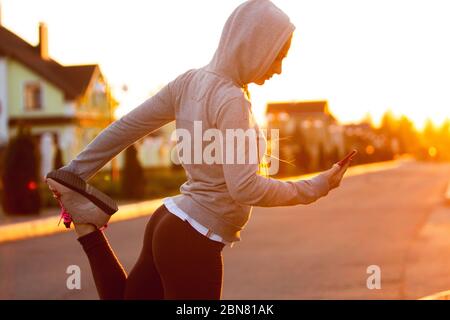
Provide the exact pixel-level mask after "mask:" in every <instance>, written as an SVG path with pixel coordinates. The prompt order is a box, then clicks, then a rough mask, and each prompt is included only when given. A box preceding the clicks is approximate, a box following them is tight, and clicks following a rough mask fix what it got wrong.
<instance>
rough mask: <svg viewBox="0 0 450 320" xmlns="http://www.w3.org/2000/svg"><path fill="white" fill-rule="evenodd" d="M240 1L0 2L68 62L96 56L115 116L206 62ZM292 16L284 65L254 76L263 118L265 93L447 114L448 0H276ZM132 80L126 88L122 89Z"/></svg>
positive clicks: (10, 23)
mask: <svg viewBox="0 0 450 320" xmlns="http://www.w3.org/2000/svg"><path fill="white" fill-rule="evenodd" d="M242 2H243V1H242V0H239V1H236V0H214V1H211V0H191V1H186V0H160V1H156V0H147V1H144V0H126V1H124V0H59V1H54V0H0V3H1V6H2V24H3V25H4V26H5V27H7V28H8V29H10V30H11V31H13V32H14V33H16V34H17V35H19V36H20V37H22V38H23V39H25V40H26V41H28V42H29V43H31V44H33V45H35V44H37V43H38V23H39V22H40V21H44V22H46V23H47V26H48V29H49V42H50V43H49V52H50V55H51V57H52V58H53V59H55V60H56V61H58V62H60V63H62V64H65V65H70V64H89V63H98V64H99V65H100V68H101V70H102V72H103V73H104V75H105V76H106V77H107V79H108V82H109V83H110V84H111V86H112V88H113V90H114V92H115V95H116V96H117V98H118V99H119V101H120V102H121V105H120V108H119V110H118V113H117V116H121V115H123V114H125V113H126V112H128V111H130V110H131V109H133V108H134V107H136V106H138V105H139V104H140V103H141V102H143V101H144V100H145V99H147V98H148V97H149V96H150V95H151V94H154V93H155V92H157V90H158V89H159V88H161V87H162V86H163V85H164V84H166V83H167V82H169V81H171V80H172V79H174V78H176V77H177V76H178V75H179V74H181V73H183V72H185V71H186V70H188V69H191V68H198V67H202V66H204V65H206V64H207V63H208V62H209V61H210V60H211V58H212V56H213V54H214V51H215V49H216V47H217V45H218V42H219V39H220V34H221V31H222V27H223V25H224V23H225V21H226V19H227V18H228V16H229V15H230V14H231V12H232V11H233V10H234V8H236V7H237V6H238V5H239V4H240V3H242ZM273 2H274V3H275V4H276V5H277V6H278V7H280V8H281V9H282V10H283V11H284V12H286V13H287V14H288V16H289V17H290V19H291V21H292V22H293V23H294V25H295V26H296V30H295V32H294V37H293V39H292V44H291V49H290V51H289V53H288V56H287V58H285V60H284V62H283V72H282V74H281V75H275V76H274V77H273V78H272V79H271V80H270V81H266V83H265V84H264V85H263V86H257V85H251V86H250V91H251V93H252V104H253V108H254V109H255V111H256V114H257V115H258V118H259V119H262V115H263V112H264V107H265V103H266V102H267V101H289V100H328V103H329V107H330V110H331V112H332V113H333V114H334V115H335V116H336V117H337V118H338V119H339V120H340V121H341V122H342V123H348V122H355V121H359V120H361V119H362V118H363V117H365V115H366V114H367V113H370V114H371V115H372V117H373V119H374V121H375V123H377V122H378V121H379V118H380V116H381V115H382V114H383V113H384V111H385V110H387V109H391V110H392V111H393V112H394V114H395V115H400V114H406V115H407V116H408V117H409V118H411V119H412V120H413V121H414V122H415V123H416V125H417V126H418V127H419V128H420V127H421V126H422V125H423V123H424V121H425V120H426V119H427V118H431V119H432V120H433V121H434V122H435V123H437V124H439V123H441V122H442V121H443V120H444V119H445V118H446V117H450V99H449V98H450V97H449V96H450V19H448V13H449V12H450V2H449V1H447V0H421V1H418V0H407V1H404V0H377V1H373V0H371V1H369V0H339V1H335V0H314V1H313V0H309V1H303V0H295V1H294V0H273ZM124 84H126V85H127V87H128V88H129V89H128V91H126V92H125V91H123V90H122V89H121V88H122V87H123V85H124Z"/></svg>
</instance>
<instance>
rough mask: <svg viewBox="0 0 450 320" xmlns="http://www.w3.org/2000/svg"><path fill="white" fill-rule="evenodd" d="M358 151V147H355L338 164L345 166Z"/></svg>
mask: <svg viewBox="0 0 450 320" xmlns="http://www.w3.org/2000/svg"><path fill="white" fill-rule="evenodd" d="M357 153H358V151H357V150H356V149H353V150H352V151H351V152H350V153H349V154H347V155H346V156H345V158H344V159H342V160H341V161H339V162H338V165H340V166H341V167H342V166H344V165H345V164H346V163H347V162H348V161H350V159H351V158H352V157H353V156H354V155H355V154H357Z"/></svg>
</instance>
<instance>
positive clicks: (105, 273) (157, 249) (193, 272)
mask: <svg viewBox="0 0 450 320" xmlns="http://www.w3.org/2000/svg"><path fill="white" fill-rule="evenodd" d="M78 241H79V242H80V243H81V245H82V247H83V249H84V251H85V252H86V254H87V257H88V259H89V264H90V266H91V269H92V274H93V277H94V281H95V285H96V287H97V291H98V294H99V297H100V299H215V300H219V299H220V297H221V292H222V280H223V258H222V249H223V248H224V246H225V245H224V244H223V243H221V242H217V241H214V240H211V239H209V238H207V237H206V236H204V235H202V234H200V233H199V232H198V231H197V230H195V229H194V228H193V227H191V225H190V224H189V223H188V222H186V221H183V220H181V219H180V218H178V217H177V216H175V215H174V214H172V213H171V212H169V211H168V210H167V208H166V207H165V206H164V205H161V206H160V207H159V208H158V209H157V210H156V211H155V212H154V213H153V215H152V216H151V218H150V220H149V222H148V224H147V227H146V230H145V236H144V244H143V247H142V251H141V254H140V256H139V259H138V261H137V263H136V265H135V266H134V268H133V269H132V270H131V272H130V274H129V275H128V277H127V274H126V272H125V270H124V269H123V267H122V265H121V264H120V262H119V260H118V259H117V257H116V256H115V254H114V252H113V250H112V249H111V247H110V245H109V243H108V240H107V239H106V237H105V235H104V233H103V232H102V231H100V230H96V231H94V232H91V233H89V234H87V235H84V236H82V237H79V238H78Z"/></svg>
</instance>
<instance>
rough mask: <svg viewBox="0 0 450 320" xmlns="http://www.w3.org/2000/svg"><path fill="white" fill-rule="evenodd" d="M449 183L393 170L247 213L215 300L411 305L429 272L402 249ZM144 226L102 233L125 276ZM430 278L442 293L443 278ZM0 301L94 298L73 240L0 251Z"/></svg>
mask: <svg viewBox="0 0 450 320" xmlns="http://www.w3.org/2000/svg"><path fill="white" fill-rule="evenodd" d="M449 179H450V164H425V163H416V162H401V163H400V164H399V165H398V166H397V167H395V168H387V169H386V170H380V171H376V172H368V173H363V174H358V175H354V176H348V177H346V178H345V180H344V181H343V183H342V185H341V187H340V188H339V189H336V190H333V191H332V192H331V193H330V194H329V195H328V196H327V197H326V198H323V199H320V200H319V201H317V202H316V203H314V204H311V205H308V206H302V205H299V206H294V207H276V208H257V207H255V208H253V212H252V217H251V220H250V222H249V223H248V225H247V226H246V228H245V230H244V231H243V232H242V241H241V242H239V243H237V244H235V246H234V247H233V248H226V249H225V250H224V264H225V274H224V285H223V299H405V298H419V296H417V295H418V294H423V293H424V292H429V291H431V290H434V287H432V286H431V285H430V286H428V287H427V281H423V279H422V280H421V281H420V286H421V287H420V288H421V290H414V291H410V292H409V291H408V290H409V289H410V288H413V287H414V286H413V285H410V284H409V283H410V282H414V281H416V280H417V278H420V277H421V274H426V276H427V278H428V279H433V276H434V274H433V268H432V263H421V264H420V265H418V264H415V261H417V260H420V255H421V254H422V253H421V252H420V251H418V252H415V253H413V254H412V253H411V250H413V248H414V247H415V246H414V243H417V238H418V236H419V235H420V233H421V230H423V229H424V227H425V226H426V225H427V221H428V220H429V218H430V216H431V215H432V213H433V212H435V211H436V210H437V209H438V208H442V206H443V195H444V191H445V188H446V185H447V183H448V181H449ZM148 219H149V217H145V218H139V219H135V220H130V221H126V222H119V223H115V224H112V225H110V227H109V228H108V230H107V231H106V232H107V235H108V237H109V239H110V243H111V245H112V247H113V248H114V249H115V251H116V254H117V256H118V257H119V258H120V260H121V261H122V263H123V265H124V266H125V268H126V269H127V270H130V269H131V267H132V266H133V264H134V262H135V260H136V258H137V256H138V254H139V251H140V249H141V243H142V237H143V232H144V228H145V224H146V222H147V220H148ZM55 223H56V222H55ZM427 230H428V229H427ZM422 240H423V239H422ZM422 249H423V248H422ZM422 251H423V250H422ZM445 254H447V255H448V257H450V246H446V247H445V248H440V251H439V255H445ZM417 255H419V256H417ZM410 257H414V259H412V260H411V259H410ZM447 260H448V261H447ZM447 260H446V261H447V263H449V264H450V259H447ZM410 264H413V265H414V268H413V269H411V267H410ZM70 265H77V266H79V267H80V268H81V289H80V290H77V289H75V290H69V289H67V287H66V279H67V277H68V276H69V275H68V274H66V270H67V267H68V266H70ZM371 265H376V266H378V267H380V270H381V289H368V288H367V285H366V281H367V278H368V277H369V276H370V275H369V274H368V273H367V268H368V267H369V266H371ZM410 269H411V270H412V271H411V272H408V270H410ZM441 270H442V269H441ZM440 272H442V271H440ZM449 272H450V268H449ZM440 279H441V280H440V281H439V285H440V286H441V287H443V288H448V289H450V276H448V277H442V274H441V277H440ZM430 283H431V282H430ZM411 290H412V289H411ZM430 293H431V292H430ZM0 299H97V294H96V291H95V287H94V284H93V280H92V277H91V274H90V269H89V265H88V262H87V259H86V257H85V255H84V253H83V251H82V250H81V247H80V245H79V244H78V242H77V241H76V236H75V234H74V233H72V232H70V233H62V234H57V235H53V236H49V237H43V238H35V239H32V240H25V241H19V242H15V243H6V244H3V245H0Z"/></svg>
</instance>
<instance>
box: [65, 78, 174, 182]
mask: <svg viewBox="0 0 450 320" xmlns="http://www.w3.org/2000/svg"><path fill="white" fill-rule="evenodd" d="M173 83H174V81H172V82H170V83H169V84H167V85H166V86H165V87H163V88H162V89H161V90H160V91H159V92H158V93H157V94H156V95H154V96H152V97H151V98H149V99H147V100H146V101H144V102H143V103H142V104H140V105H139V106H138V107H136V108H135V109H133V110H132V111H130V112H129V113H127V114H126V115H124V116H123V117H121V118H120V119H118V120H116V121H114V122H113V123H111V124H110V125H109V126H108V127H106V128H105V129H103V131H101V132H100V133H99V134H98V135H97V136H96V137H95V139H94V140H92V141H91V142H90V143H89V144H88V145H87V146H86V148H85V149H84V150H83V151H82V152H80V153H79V154H78V155H77V157H76V158H75V159H73V160H72V161H70V163H69V164H68V165H66V166H64V167H62V168H61V170H68V171H71V172H73V173H75V174H77V175H78V176H80V177H81V178H82V179H84V180H88V179H89V178H91V177H92V176H93V175H94V174H95V173H96V172H97V171H98V170H100V169H101V168H102V167H103V166H104V165H105V164H106V163H108V161H110V160H111V159H112V158H114V157H115V156H116V155H117V154H119V153H120V152H121V151H122V150H124V149H126V148H127V147H128V146H130V145H131V144H133V143H134V142H136V141H137V140H139V139H140V138H142V137H144V136H146V135H147V134H149V133H151V132H153V131H155V130H157V129H158V128H160V127H162V126H163V125H165V124H167V123H169V122H171V121H173V120H174V119H175V110H174V104H173V100H174V99H172V90H173V89H172V86H173Z"/></svg>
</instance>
